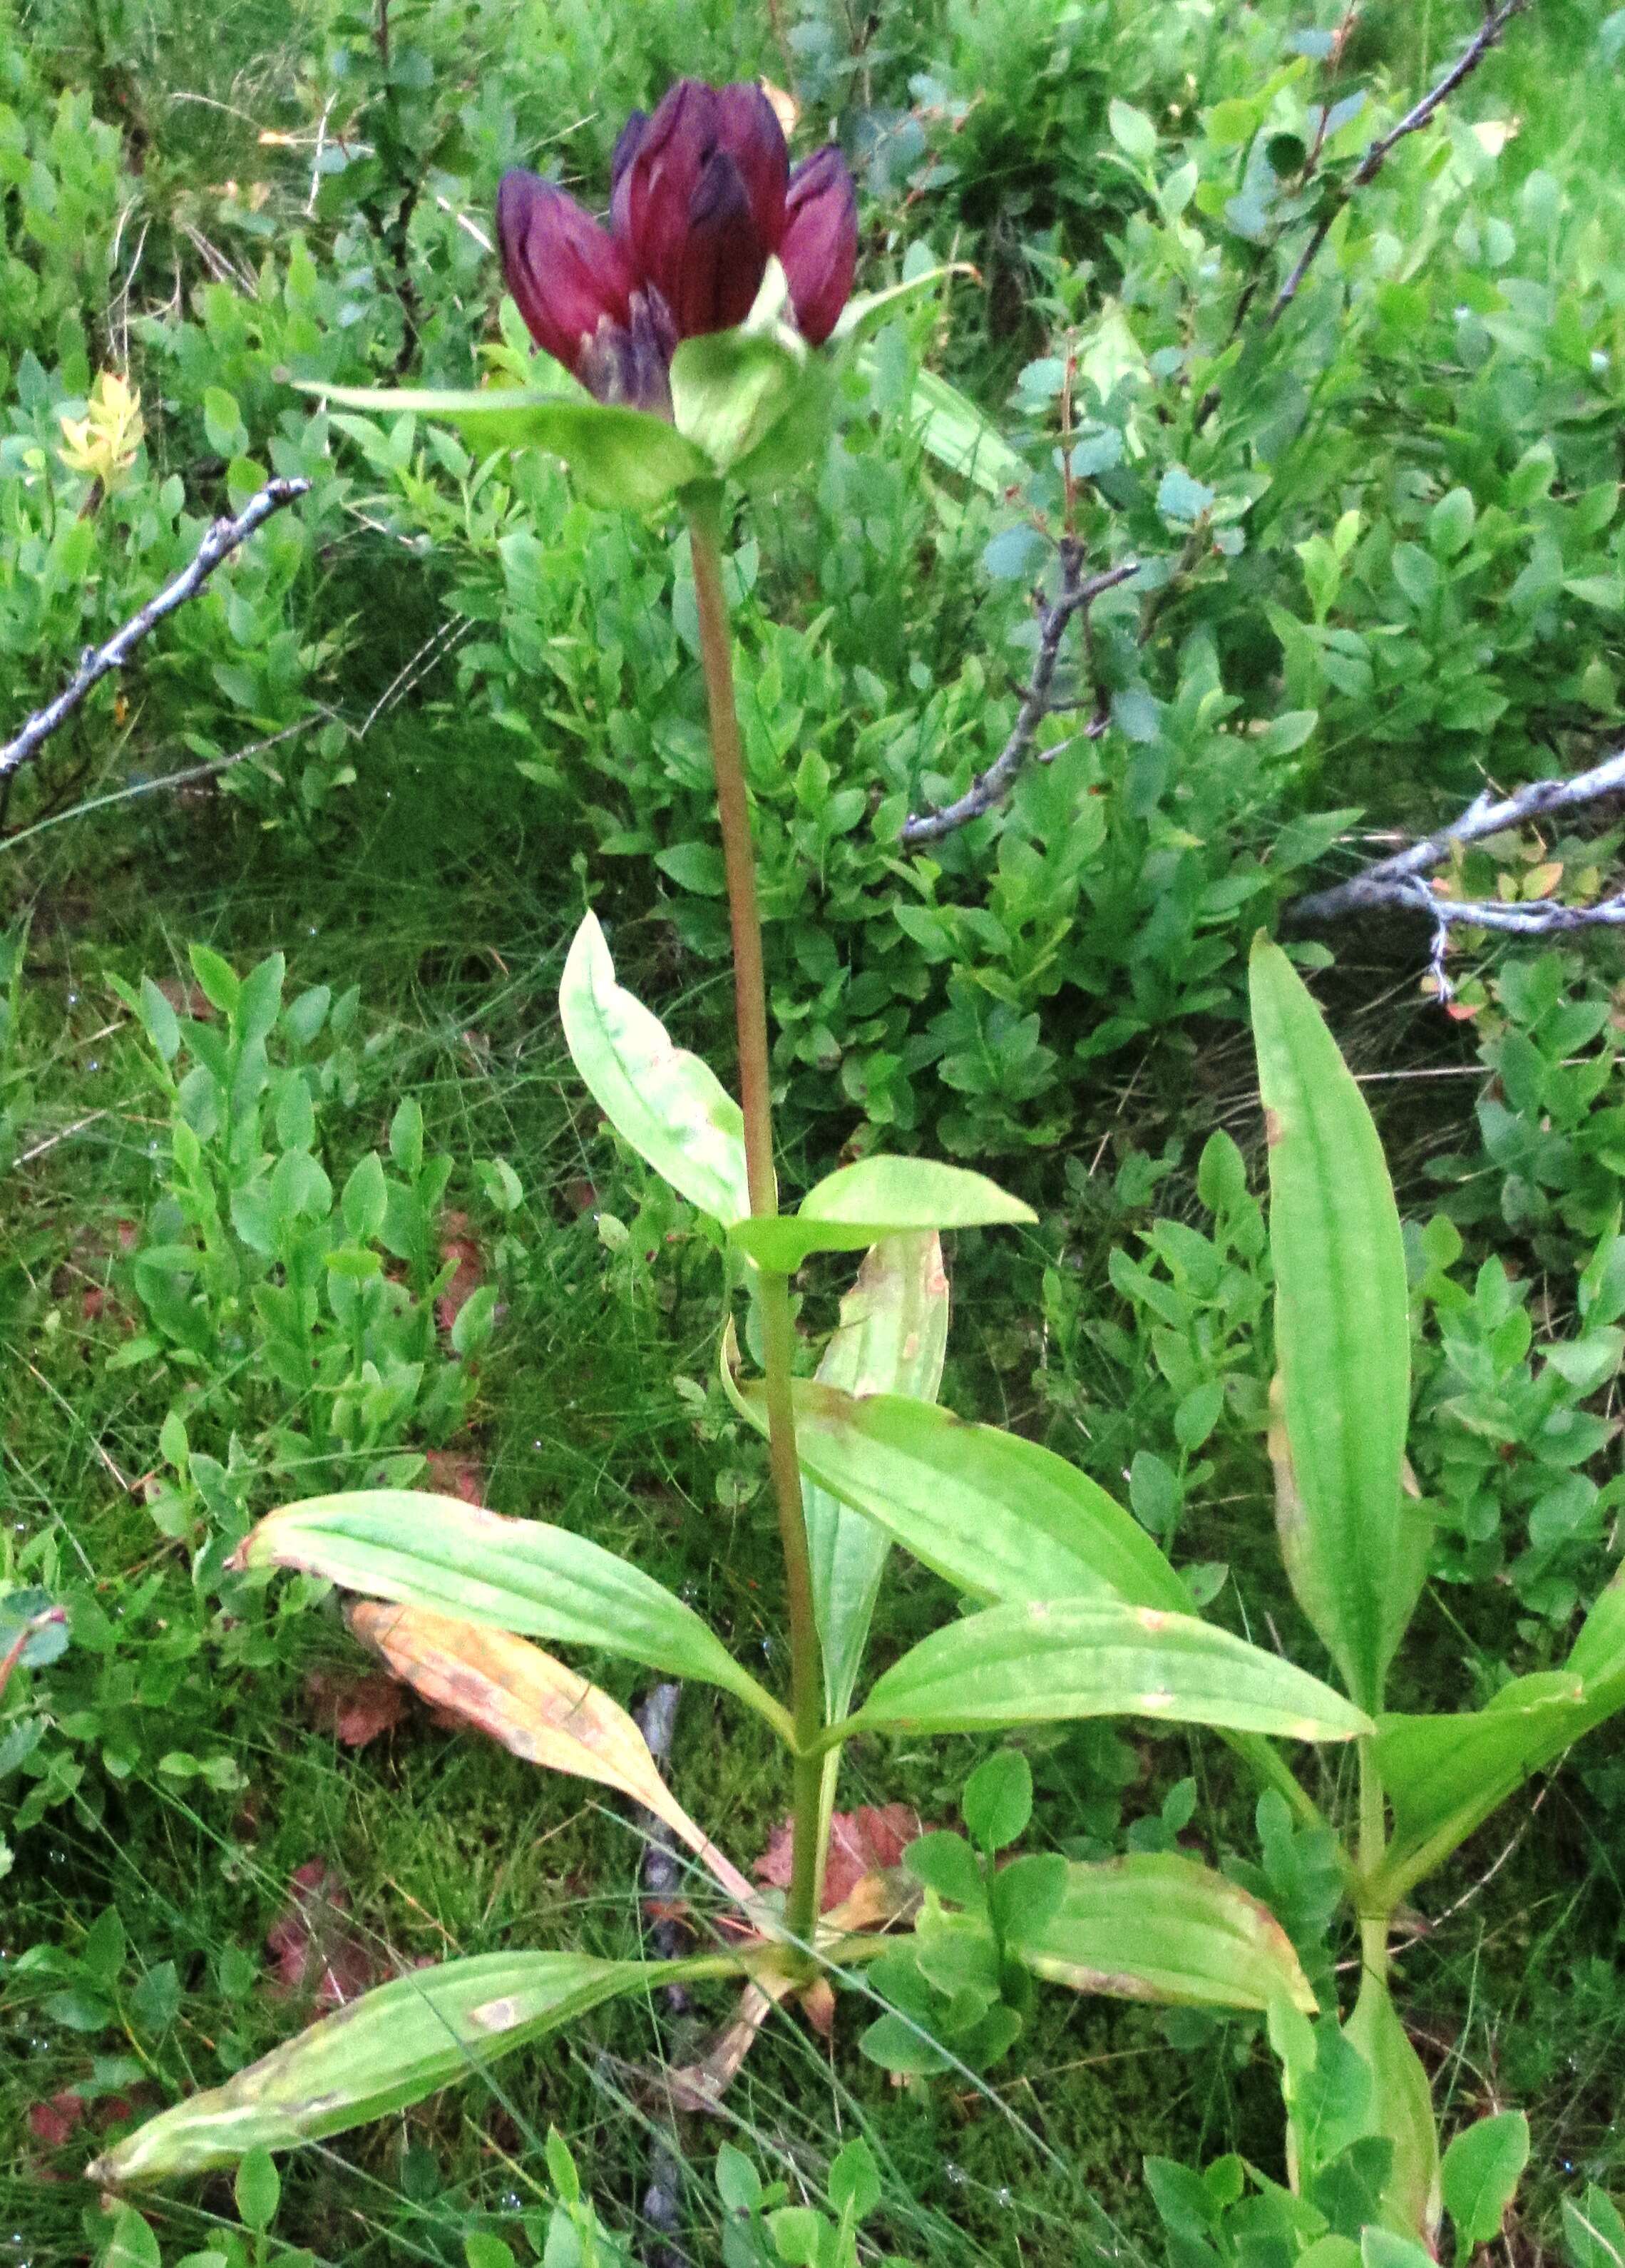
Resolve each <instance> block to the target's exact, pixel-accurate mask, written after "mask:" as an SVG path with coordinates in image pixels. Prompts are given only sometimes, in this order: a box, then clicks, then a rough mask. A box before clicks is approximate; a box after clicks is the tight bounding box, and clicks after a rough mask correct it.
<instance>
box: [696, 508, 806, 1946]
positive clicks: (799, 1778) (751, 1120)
mask: <svg viewBox="0 0 1625 2268" xmlns="http://www.w3.org/2000/svg"><path fill="white" fill-rule="evenodd" d="M688 542H689V551H690V555H691V556H692V558H693V561H694V588H695V605H696V608H697V611H698V615H699V622H700V659H701V664H702V667H703V669H704V673H705V695H706V703H707V707H708V709H709V711H710V727H711V756H712V761H713V763H714V765H715V769H716V774H717V819H718V821H719V822H720V825H721V828H722V852H723V867H724V873H725V874H726V876H727V882H728V917H729V921H730V924H731V925H732V935H733V999H734V1014H735V1020H736V1022H737V1026H738V1030H739V1105H740V1108H741V1109H742V1111H743V1113H744V1116H745V1167H746V1178H747V1180H748V1183H749V1188H750V1203H751V1211H752V1213H753V1215H754V1216H756V1217H758V1218H763V1217H771V1216H772V1215H773V1214H775V1213H776V1212H777V1211H778V1187H777V1182H776V1178H775V1175H774V1170H773V1091H772V1071H771V1058H770V1057H769V1055H768V996H767V983H766V979H765V977H764V976H763V972H762V961H761V913H760V910H759V909H758V905H757V900H756V858H755V851H754V845H753V843H752V840H751V823H750V798H749V794H748V792H747V791H746V784H745V750H744V746H743V743H742V742H741V740H740V737H739V712H738V709H737V707H736V705H735V703H734V696H733V655H732V642H731V640H730V637H729V634H728V607H727V600H726V597H725V595H724V591H723V580H722V512H721V497H720V494H719V492H717V490H702V491H700V492H698V493H692V494H691V495H690V497H689V499H688ZM756 1290H757V1303H758V1308H759V1312H760V1314H761V1354H762V1373H763V1378H764V1381H765V1396H766V1401H767V1409H768V1469H769V1472H770V1473H771V1476H772V1480H773V1496H774V1502H775V1505H776V1509H777V1513H778V1524H779V1540H780V1543H781V1545H782V1547H783V1554H784V1588H785V1603H786V1608H787V1610H788V1617H789V1622H790V1716H791V1719H792V1720H793V1722H794V1726H795V1734H796V1755H795V1764H794V1772H793V1780H792V1797H791V1815H792V1820H793V1824H794V1839H793V1856H792V1859H791V1867H790V1896H789V1899H788V1902H787V1904H786V1907H785V1916H784V1919H785V1926H786V1929H787V1930H788V1932H789V1934H790V1937H791V1938H792V1939H793V1940H795V1941H796V1942H797V1943H798V1944H800V1945H802V1946H804V1947H806V1948H811V1946H812V1944H813V1932H814V1929H815V1927H816V1926H817V1920H818V1892H819V1875H820V1864H819V1859H820V1852H819V1839H820V1808H821V1807H820V1789H821V1783H822V1778H823V1760H822V1758H821V1757H820V1755H819V1754H818V1752H817V1748H816V1743H817V1741H818V1737H819V1734H820V1733H821V1732H822V1730H823V1727H824V1705H823V1686H822V1680H821V1677H820V1670H819V1641H818V1621H817V1616H816V1614H815V1612H814V1609H813V1564H812V1558H811V1555H810V1553H809V1552H808V1550H807V1529H806V1517H805V1512H804V1510H803V1506H802V1501H801V1468H800V1465H799V1463H798V1460H797V1456H796V1412H795V1401H794V1396H793V1393H792V1388H791V1377H792V1370H793V1361H794V1353H795V1327H794V1324H793V1322H792V1320H791V1316H790V1278H789V1277H788V1276H785V1275H783V1274H780V1273H778V1272H776V1271H774V1270H768V1269H766V1268H763V1269H761V1270H759V1271H758V1276H757V1287H756Z"/></svg>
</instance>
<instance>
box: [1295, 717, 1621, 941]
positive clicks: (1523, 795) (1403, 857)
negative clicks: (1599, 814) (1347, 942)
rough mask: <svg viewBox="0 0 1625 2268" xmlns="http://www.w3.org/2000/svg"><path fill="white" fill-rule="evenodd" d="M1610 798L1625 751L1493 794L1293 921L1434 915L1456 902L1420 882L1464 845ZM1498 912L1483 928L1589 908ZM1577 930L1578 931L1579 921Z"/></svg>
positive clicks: (1457, 915) (1311, 900) (1326, 893)
mask: <svg viewBox="0 0 1625 2268" xmlns="http://www.w3.org/2000/svg"><path fill="white" fill-rule="evenodd" d="M1610 795H1625V748H1621V750H1620V751H1619V752H1618V753H1617V754H1616V755H1612V756H1608V757H1606V758H1605V759H1604V761H1603V762H1601V763H1599V764H1593V765H1592V768H1591V770H1589V771H1584V772H1576V773H1575V774H1573V775H1572V776H1571V777H1568V778H1563V779H1545V780H1532V781H1531V782H1530V784H1529V785H1528V786H1527V787H1520V788H1519V789H1518V791H1517V792H1516V793H1515V794H1512V795H1506V796H1492V795H1491V794H1490V793H1489V792H1488V790H1486V791H1485V792H1484V793H1483V794H1482V795H1480V796H1477V797H1475V798H1474V800H1473V802H1472V803H1470V804H1469V805H1468V806H1467V809H1466V811H1464V812H1463V813H1462V814H1461V816H1460V819H1458V820H1455V821H1452V824H1451V825H1450V826H1448V827H1441V828H1439V829H1438V832H1437V834H1433V835H1430V836H1426V837H1425V838H1424V840H1423V841H1422V842H1420V843H1412V844H1411V845H1410V847H1409V849H1408V850H1405V851H1395V852H1394V854H1393V857H1392V858H1379V860H1378V861H1377V863H1376V865H1373V866H1368V867H1367V868H1366V869H1365V871H1364V873H1363V874H1355V875H1353V876H1351V877H1350V879H1349V880H1348V881H1346V882H1339V883H1338V884H1337V885H1336V887H1335V888H1333V889H1329V890H1316V891H1315V892H1313V895H1311V896H1309V897H1306V898H1299V899H1298V902H1297V903H1296V905H1295V906H1294V907H1293V909H1292V920H1293V923H1294V924H1295V925H1296V924H1298V923H1305V924H1309V923H1318V922H1327V921H1341V920H1342V918H1343V917H1344V916H1345V915H1347V914H1352V913H1358V912H1360V911H1361V910H1363V909H1365V908H1367V907H1371V906H1394V905H1402V906H1412V907H1416V908H1419V909H1423V910H1425V911H1426V912H1428V913H1430V914H1431V913H1433V912H1435V911H1436V910H1438V909H1439V908H1441V907H1444V906H1447V905H1448V903H1449V902H1448V901H1445V900H1442V899H1436V898H1435V896H1434V895H1433V893H1432V891H1431V890H1429V889H1427V888H1425V887H1422V888H1421V889H1420V890H1419V889H1418V887H1417V882H1416V878H1417V877H1418V876H1419V875H1422V874H1425V873H1427V872H1428V870H1429V868H1430V867H1432V866H1442V865H1444V863H1445V859H1446V858H1449V856H1450V854H1451V852H1452V851H1453V850H1454V849H1455V847H1456V846H1457V844H1458V843H1477V842H1481V841H1482V839H1483V837H1484V836H1487V835H1501V834H1504V833H1505V831H1506V829H1507V828H1511V827H1522V826H1525V825H1526V824H1527V823H1528V821H1530V820H1532V819H1546V818H1549V817H1550V815H1551V814H1552V813H1554V812H1557V811H1573V810H1575V809H1577V807H1578V806H1580V805H1582V804H1588V803H1597V802H1599V801H1600V800H1601V799H1603V798H1604V797H1605V796H1610ZM1480 910H1481V911H1489V910H1490V909H1482V908H1481V909H1480ZM1493 910H1494V912H1495V914H1496V919H1495V920H1494V921H1489V920H1485V921H1482V922H1481V923H1479V924H1478V926H1479V927H1481V928H1484V929H1496V928H1511V927H1513V926H1515V925H1516V924H1513V923H1511V922H1509V921H1505V920H1503V919H1502V918H1500V917H1502V916H1504V915H1509V914H1538V913H1541V912H1542V911H1544V912H1545V913H1546V914H1547V917H1548V919H1549V918H1550V917H1551V916H1552V914H1554V913H1556V912H1562V913H1564V914H1568V915H1572V914H1574V913H1576V912H1578V911H1580V910H1582V909H1579V908H1577V907H1564V908H1553V909H1543V908H1541V907H1540V906H1504V905H1500V904H1497V905H1496V907H1495V908H1494V909H1493ZM1446 918H1447V919H1450V920H1455V921H1462V920H1466V919H1468V918H1471V917H1468V916H1467V915H1466V914H1464V913H1463V912H1461V911H1460V910H1455V911H1451V912H1447V914H1446ZM1554 925H1555V926H1556V925H1560V924H1554ZM1569 925H1570V927H1573V926H1575V924H1573V923H1572V922H1570V924H1569Z"/></svg>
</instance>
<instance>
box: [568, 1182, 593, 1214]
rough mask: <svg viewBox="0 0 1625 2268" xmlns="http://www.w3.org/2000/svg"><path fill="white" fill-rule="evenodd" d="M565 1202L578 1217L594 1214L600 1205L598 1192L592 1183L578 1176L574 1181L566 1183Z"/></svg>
mask: <svg viewBox="0 0 1625 2268" xmlns="http://www.w3.org/2000/svg"><path fill="white" fill-rule="evenodd" d="M564 1202H565V1204H567V1205H568V1206H569V1207H570V1211H571V1212H573V1213H575V1214H577V1216H579V1215H580V1214H582V1213H584V1212H592V1211H594V1210H595V1209H596V1208H597V1205H598V1191H597V1190H596V1189H594V1188H593V1186H592V1182H589V1181H585V1180H584V1179H583V1178H582V1177H581V1176H580V1175H577V1178H576V1179H575V1180H574V1181H570V1182H565V1184H564Z"/></svg>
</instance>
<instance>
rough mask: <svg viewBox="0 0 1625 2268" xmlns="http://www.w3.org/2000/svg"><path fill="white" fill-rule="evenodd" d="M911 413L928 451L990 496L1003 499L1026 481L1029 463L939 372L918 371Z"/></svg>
mask: <svg viewBox="0 0 1625 2268" xmlns="http://www.w3.org/2000/svg"><path fill="white" fill-rule="evenodd" d="M908 414H909V423H911V424H912V425H913V427H914V429H915V432H916V433H917V434H918V435H919V437H920V441H921V445H922V446H923V448H924V450H925V453H926V454H927V455H928V456H930V457H934V458H935V459H936V460H937V462H938V464H939V465H941V466H942V467H943V468H945V470H946V471H948V472H951V473H957V474H958V475H960V478H961V479H963V480H967V481H970V482H973V483H974V486H975V487H977V488H979V489H981V490H982V492H983V493H984V494H985V495H987V496H991V497H1003V496H1005V495H1007V494H1008V493H1009V491H1010V490H1011V489H1019V488H1021V487H1023V486H1024V485H1025V484H1026V479H1027V474H1028V468H1027V466H1026V463H1025V462H1024V461H1023V460H1022V459H1021V458H1020V457H1018V455H1017V453H1016V452H1015V451H1014V450H1013V449H1012V448H1011V446H1010V444H1009V442H1008V441H1007V440H1005V438H1004V435H1003V434H1002V433H1001V432H1000V431H999V430H998V427H997V426H996V424H995V423H993V421H992V419H991V418H990V417H989V416H987V415H986V413H985V412H984V411H982V410H981V409H978V408H977V406H976V404H975V403H974V401H972V400H971V399H970V397H969V395H968V394H961V393H960V389H959V387H957V386H951V385H950V384H949V382H948V380H947V379H945V378H939V377H938V374H937V372H935V371H934V370H922V371H918V372H915V380H914V385H913V387H912V388H911V389H910V393H909V398H908Z"/></svg>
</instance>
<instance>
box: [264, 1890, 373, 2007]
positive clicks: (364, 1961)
mask: <svg viewBox="0 0 1625 2268" xmlns="http://www.w3.org/2000/svg"><path fill="white" fill-rule="evenodd" d="M288 1890H289V1900H288V1904H287V1907H286V1908H285V1910H284V1911H283V1912H282V1913H281V1914H280V1915H279V1916H278V1917H277V1918H276V1921H274V1922H273V1923H272V1924H271V1926H270V1928H269V1929H268V1931H267V1932H266V1935H265V1949H266V1951H267V1953H268V1955H270V1958H271V1963H272V1966H273V1968H274V1969H275V1970H276V1977H275V1979H274V1981H273V1983H272V1985H271V1990H272V1992H274V1993H276V1995H277V1996H278V1998H283V1997H291V1996H292V1995H294V1994H296V1993H297V1994H298V1995H299V1996H300V1997H301V1998H308V1999H311V2000H312V2002H313V2004H314V2005H315V2006H316V2007H318V2008H342V2007H345V2006H347V2005H348V2003H349V2001H351V2000H355V1999H359V1998H360V1996H361V1995H362V1993H364V1992H366V1991H367V1989H368V1987H369V1986H371V1985H376V1984H377V1982H378V1981H379V1962H377V1960H376V1959H375V1958H374V1956H373V1955H372V1953H371V1951H370V1950H369V1948H367V1947H366V1946H364V1944H363V1943H362V1941H361V1940H360V1939H359V1938H358V1937H357V1934H356V1932H355V1928H354V1926H353V1925H352V1923H351V1920H350V1911H349V1891H348V1890H347V1889H345V1887H344V1884H343V1881H342V1877H341V1876H339V1875H338V1874H335V1872H334V1870H333V1868H332V1867H329V1866H328V1865H327V1861H326V1860H325V1859H306V1860H305V1864H304V1866H302V1867H296V1868H295V1869H294V1872H293V1874H292V1876H291V1878H290V1881H289V1884H288Z"/></svg>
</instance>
